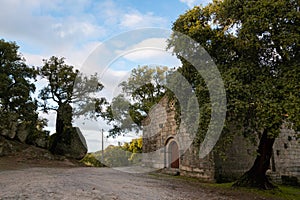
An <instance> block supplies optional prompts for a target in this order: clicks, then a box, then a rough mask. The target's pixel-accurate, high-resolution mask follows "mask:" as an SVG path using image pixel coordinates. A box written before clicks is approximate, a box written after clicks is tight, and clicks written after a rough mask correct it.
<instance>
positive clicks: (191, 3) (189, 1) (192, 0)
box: [180, 0, 196, 8]
mask: <svg viewBox="0 0 300 200" xmlns="http://www.w3.org/2000/svg"><path fill="white" fill-rule="evenodd" d="M180 2H182V3H185V4H186V5H187V6H188V7H190V8H192V7H194V6H195V3H196V0H180Z"/></svg>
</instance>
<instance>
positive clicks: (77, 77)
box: [39, 56, 106, 133]
mask: <svg viewBox="0 0 300 200" xmlns="http://www.w3.org/2000/svg"><path fill="white" fill-rule="evenodd" d="M39 72H40V75H41V76H42V77H43V78H46V79H47V80H48V85H47V86H45V87H44V88H43V89H42V90H41V91H40V94H39V97H40V98H41V99H42V100H43V104H42V107H43V110H44V112H48V110H51V109H52V110H56V111H57V124H56V129H57V130H56V131H57V132H58V133H61V131H62V130H61V129H63V128H62V127H63V126H66V125H69V124H71V120H72V117H73V115H75V116H80V115H89V116H90V117H95V113H96V111H97V112H98V113H101V111H102V105H103V104H105V103H106V101H105V99H104V98H95V97H94V95H95V93H97V92H100V91H101V90H102V89H103V85H102V84H101V83H100V82H99V80H98V77H97V74H94V75H91V76H90V77H86V76H84V75H83V74H81V73H80V72H79V70H75V69H74V67H73V66H71V65H67V64H65V60H64V58H57V57H54V56H52V57H51V58H50V59H49V60H44V65H43V66H42V67H41V68H40V69H39ZM71 104H72V107H71V106H70V105H71Z"/></svg>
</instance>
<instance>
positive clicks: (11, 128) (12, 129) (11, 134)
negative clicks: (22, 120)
mask: <svg viewBox="0 0 300 200" xmlns="http://www.w3.org/2000/svg"><path fill="white" fill-rule="evenodd" d="M16 133H17V122H10V123H9V125H8V127H7V128H6V129H3V130H2V131H0V134H1V135H3V136H6V137H8V138H10V139H13V138H15V136H16Z"/></svg>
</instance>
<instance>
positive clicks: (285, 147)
mask: <svg viewBox="0 0 300 200" xmlns="http://www.w3.org/2000/svg"><path fill="white" fill-rule="evenodd" d="M298 134H299V133H298ZM269 174H270V176H271V177H272V178H273V179H275V180H276V181H277V182H279V183H283V184H292V185H299V184H300V139H299V138H297V133H295V131H293V130H291V129H288V128H286V127H284V126H283V127H282V129H281V133H280V135H279V137H278V138H277V139H276V140H275V143H274V146H273V157H272V160H271V167H270V170H269Z"/></svg>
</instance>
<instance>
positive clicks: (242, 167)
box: [143, 97, 300, 184]
mask: <svg viewBox="0 0 300 200" xmlns="http://www.w3.org/2000/svg"><path fill="white" fill-rule="evenodd" d="M230 130H231V134H232V136H233V137H232V138H231V139H232V142H231V143H230V144H226V141H225V142H224V140H226V138H225V136H224V135H223V136H221V137H220V139H219V142H218V143H217V145H216V146H215V148H214V151H212V152H211V153H210V154H208V155H207V156H206V157H205V158H203V159H199V148H198V147H196V146H193V145H192V138H189V137H190V135H189V134H188V133H187V131H186V129H185V128H184V124H182V123H181V125H180V128H178V127H177V125H176V120H175V109H174V107H172V102H171V103H170V102H169V100H168V98H167V97H164V98H162V99H161V101H160V102H159V103H158V104H156V105H155V106H154V107H153V108H152V109H151V111H150V113H149V117H148V118H146V119H145V120H144V122H143V153H145V154H143V164H144V165H145V166H147V167H154V168H157V169H162V168H165V169H167V170H168V169H169V170H171V169H170V158H169V157H170V152H169V150H168V145H169V144H170V143H171V142H173V141H175V142H176V144H177V145H178V147H179V169H176V170H177V171H179V172H180V174H181V175H185V176H192V177H197V178H200V179H202V180H205V181H217V182H227V181H233V180H236V179H237V178H238V177H239V176H241V175H242V174H243V173H244V172H246V171H247V170H249V169H250V168H251V166H252V165H253V163H254V160H255V153H256V150H257V146H258V144H256V145H254V144H252V143H251V142H250V141H248V140H247V139H246V138H244V137H243V136H241V135H238V134H237V133H234V132H233V131H234V128H231V129H230ZM224 144H226V147H224V146H222V145H224ZM222 148H223V155H225V156H220V155H221V154H220V152H218V151H219V150H218V151H216V149H222ZM268 173H269V175H270V176H271V177H272V178H273V180H275V181H276V182H279V183H288V182H292V183H293V184H295V183H296V184H299V182H300V139H298V140H297V137H296V135H295V132H294V131H292V130H289V129H287V128H286V127H283V128H282V130H281V134H280V136H279V138H277V139H276V141H275V144H274V156H273V158H272V161H271V166H270V170H269V172H268Z"/></svg>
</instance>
